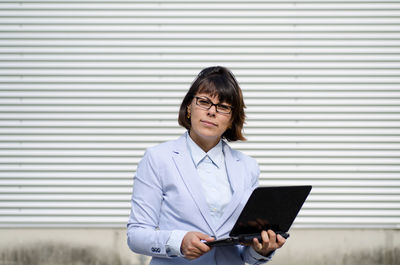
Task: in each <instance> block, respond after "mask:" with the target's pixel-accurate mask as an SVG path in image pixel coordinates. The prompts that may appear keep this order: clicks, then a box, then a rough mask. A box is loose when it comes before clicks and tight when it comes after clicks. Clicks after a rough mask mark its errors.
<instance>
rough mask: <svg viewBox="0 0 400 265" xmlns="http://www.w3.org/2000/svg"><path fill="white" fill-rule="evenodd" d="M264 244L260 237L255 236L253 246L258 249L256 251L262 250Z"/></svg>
mask: <svg viewBox="0 0 400 265" xmlns="http://www.w3.org/2000/svg"><path fill="white" fill-rule="evenodd" d="M262 247H263V246H262V244H261V243H260V242H259V241H258V239H257V238H256V237H255V238H253V248H254V249H255V250H256V251H260V250H261V249H262Z"/></svg>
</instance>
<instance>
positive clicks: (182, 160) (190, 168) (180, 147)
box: [172, 133, 216, 234]
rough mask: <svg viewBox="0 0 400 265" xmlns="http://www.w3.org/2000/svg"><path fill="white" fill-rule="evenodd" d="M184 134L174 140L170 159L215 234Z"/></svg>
mask: <svg viewBox="0 0 400 265" xmlns="http://www.w3.org/2000/svg"><path fill="white" fill-rule="evenodd" d="M186 134H187V133H186ZM186 134H184V135H182V136H181V137H179V138H178V139H177V140H176V142H175V146H174V150H173V154H172V155H173V156H172V158H173V160H174V162H175V165H176V167H177V168H178V171H179V173H180V176H181V178H182V180H183V182H184V184H185V186H186V188H187V189H188V190H189V193H190V194H191V196H192V198H193V200H194V202H195V204H196V205H197V208H198V209H199V211H200V213H201V215H202V216H203V218H204V220H205V221H206V222H207V224H208V226H209V227H210V229H211V231H212V233H213V234H216V233H215V229H214V224H213V221H212V218H211V216H210V213H209V210H208V205H207V201H206V198H205V197H204V194H203V193H202V190H201V188H199V187H201V183H200V177H199V175H198V173H197V170H196V168H195V165H194V163H193V160H192V158H191V156H190V152H189V150H188V147H187V144H186Z"/></svg>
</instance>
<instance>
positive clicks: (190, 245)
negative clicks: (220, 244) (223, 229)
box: [181, 232, 214, 260]
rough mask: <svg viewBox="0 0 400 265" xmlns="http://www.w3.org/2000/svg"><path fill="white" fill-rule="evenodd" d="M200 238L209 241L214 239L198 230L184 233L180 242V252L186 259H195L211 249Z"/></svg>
mask: <svg viewBox="0 0 400 265" xmlns="http://www.w3.org/2000/svg"><path fill="white" fill-rule="evenodd" d="M202 240H203V241H207V242H211V241H214V238H213V237H210V236H208V235H206V234H203V233H200V232H187V233H186V235H185V236H184V237H183V240H182V244H181V252H182V254H183V255H184V257H185V258H186V259H189V260H192V259H197V258H198V257H200V256H201V255H203V254H205V253H207V252H208V251H210V250H211V248H210V247H209V246H207V245H206V244H204V242H202Z"/></svg>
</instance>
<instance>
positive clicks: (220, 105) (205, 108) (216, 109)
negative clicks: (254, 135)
mask: <svg viewBox="0 0 400 265" xmlns="http://www.w3.org/2000/svg"><path fill="white" fill-rule="evenodd" d="M194 98H195V99H196V105H197V106H199V107H200V108H202V109H204V110H209V109H211V108H212V106H215V111H216V112H218V113H220V114H231V113H232V109H233V107H232V106H229V105H225V104H221V103H217V104H214V103H213V102H212V101H211V100H210V99H209V98H207V97H197V96H196V97H194ZM199 99H202V100H206V101H208V103H209V104H210V106H209V107H208V108H207V107H205V106H202V105H200V104H199V103H198V101H199ZM218 107H226V108H228V109H229V112H224V111H220V110H218Z"/></svg>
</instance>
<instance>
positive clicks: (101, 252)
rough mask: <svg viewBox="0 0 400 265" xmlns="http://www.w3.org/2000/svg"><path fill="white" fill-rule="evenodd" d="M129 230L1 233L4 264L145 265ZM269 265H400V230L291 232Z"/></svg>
mask: <svg viewBox="0 0 400 265" xmlns="http://www.w3.org/2000/svg"><path fill="white" fill-rule="evenodd" d="M148 261H149V258H148V257H145V256H140V255H136V254H134V253H132V252H131V251H130V250H129V248H128V247H127V245H126V236H125V229H60V228H54V229H39V228H29V229H27V228H21V229H16V228H13V229H0V265H67V264H68V265H111V264H112V265H145V264H148ZM269 264H275V265H286V264H296V265H303V264H304V265H324V264H326V265H339V264H340V265H399V264H400V230H373V229H368V230H360V229H357V230H352V229H315V230H310V229H293V230H292V231H291V237H290V238H289V239H288V241H287V243H286V245H285V246H284V247H283V248H282V249H280V250H279V251H278V252H277V254H276V255H275V257H274V259H273V260H272V261H271V262H270V263H269Z"/></svg>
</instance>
